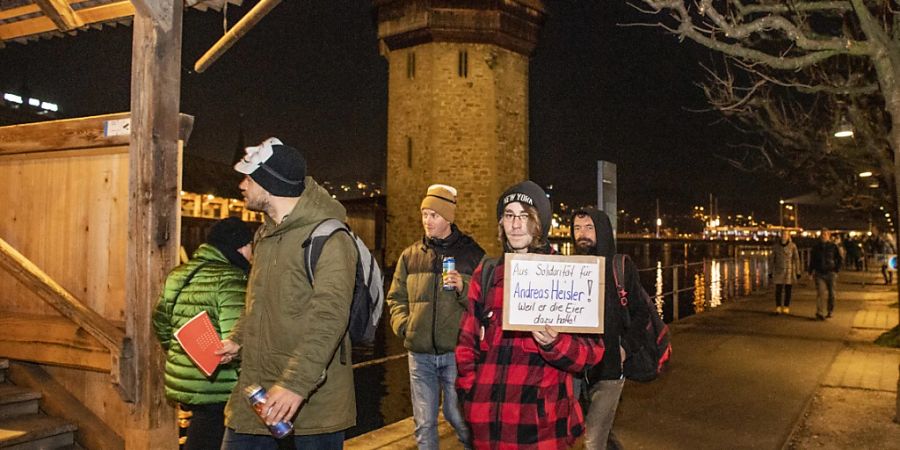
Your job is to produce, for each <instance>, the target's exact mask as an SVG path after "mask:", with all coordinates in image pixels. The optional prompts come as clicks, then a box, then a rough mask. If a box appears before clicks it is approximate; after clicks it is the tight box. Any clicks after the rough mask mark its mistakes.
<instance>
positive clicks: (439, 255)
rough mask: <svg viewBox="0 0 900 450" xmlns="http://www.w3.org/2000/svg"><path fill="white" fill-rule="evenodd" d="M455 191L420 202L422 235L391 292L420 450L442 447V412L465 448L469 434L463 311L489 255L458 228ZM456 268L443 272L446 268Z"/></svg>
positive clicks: (442, 190)
mask: <svg viewBox="0 0 900 450" xmlns="http://www.w3.org/2000/svg"><path fill="white" fill-rule="evenodd" d="M456 202H457V192H456V189H455V188H453V187H452V186H448V185H445V184H435V185H432V186H431V187H429V188H428V192H427V193H426V195H425V198H424V199H422V206H421V208H420V210H419V211H420V213H421V215H422V227H423V228H424V230H425V235H424V236H423V237H422V239H421V240H418V241H416V242H413V243H412V244H411V245H410V246H409V247H407V248H406V249H405V250H403V253H402V254H401V255H400V259H399V260H398V261H397V268H396V269H395V271H394V280H393V282H392V283H391V288H390V291H388V294H387V304H388V307H389V308H390V312H391V327H392V328H393V330H394V333H396V334H397V336H398V337H400V338H401V339H403V346H404V347H406V350H407V351H408V352H409V356H408V359H409V389H410V397H411V400H412V406H413V418H414V420H415V423H416V429H415V434H416V443H417V444H418V446H419V449H434V450H437V449H438V430H437V422H438V407H439V406H440V404H441V394H442V393H443V405H444V418H446V419H447V421H448V422H450V424H451V425H452V426H453V428H454V429H455V430H456V435H457V437H458V438H459V440H460V442H462V444H463V445H464V446H468V445H469V431H468V428H467V427H466V423H465V421H464V420H463V417H462V414H461V413H460V411H459V401H458V400H457V397H456V389H455V387H454V385H455V383H456V359H455V355H454V353H453V351H454V349H455V348H456V341H457V338H458V336H459V320H460V318H461V317H462V314H463V312H464V311H465V310H466V302H467V299H468V297H467V294H468V290H469V280H470V278H471V276H472V272H473V271H474V270H475V267H476V266H477V265H478V263H479V262H481V258H482V257H483V256H484V250H482V249H481V247H480V246H479V245H478V244H477V243H476V242H475V241H474V240H473V239H472V238H471V237H469V236H468V235H466V234H465V233H463V232H462V231H460V230H459V228H457V226H456V224H455V223H454V220H455V217H456ZM450 258H452V259H453V264H454V266H455V267H454V268H453V269H452V270H447V271H446V273H444V270H443V265H444V264H443V263H444V262H445V261H447V260H448V259H450Z"/></svg>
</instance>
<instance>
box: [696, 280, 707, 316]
mask: <svg viewBox="0 0 900 450" xmlns="http://www.w3.org/2000/svg"><path fill="white" fill-rule="evenodd" d="M704 309H706V281H705V279H704V278H703V274H702V273H698V274H697V275H694V314H700V313H702V312H703V310H704Z"/></svg>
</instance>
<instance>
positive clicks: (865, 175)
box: [859, 171, 872, 178]
mask: <svg viewBox="0 0 900 450" xmlns="http://www.w3.org/2000/svg"><path fill="white" fill-rule="evenodd" d="M871 176H872V172H869V171H865V172H860V173H859V177H860V178H869V177H871Z"/></svg>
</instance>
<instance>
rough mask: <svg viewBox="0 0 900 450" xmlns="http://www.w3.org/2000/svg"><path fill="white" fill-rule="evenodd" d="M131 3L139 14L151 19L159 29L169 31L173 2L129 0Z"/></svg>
mask: <svg viewBox="0 0 900 450" xmlns="http://www.w3.org/2000/svg"><path fill="white" fill-rule="evenodd" d="M131 3H132V4H133V5H134V9H135V10H136V11H137V12H138V13H139V14H141V15H142V16H144V17H146V18H148V19H150V20H152V21H153V23H154V24H155V25H156V26H158V27H159V28H160V29H161V30H163V31H169V30H171V29H172V10H173V8H174V2H172V1H166V0H131ZM180 4H181V3H180V2H179V5H180Z"/></svg>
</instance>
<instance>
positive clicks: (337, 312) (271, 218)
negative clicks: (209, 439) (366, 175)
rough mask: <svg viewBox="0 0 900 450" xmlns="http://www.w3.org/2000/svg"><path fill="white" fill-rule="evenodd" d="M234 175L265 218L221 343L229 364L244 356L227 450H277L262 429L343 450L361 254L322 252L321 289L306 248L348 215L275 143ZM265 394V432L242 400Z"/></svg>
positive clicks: (300, 160) (342, 239) (306, 444)
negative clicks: (317, 233) (234, 317)
mask: <svg viewBox="0 0 900 450" xmlns="http://www.w3.org/2000/svg"><path fill="white" fill-rule="evenodd" d="M246 151H247V154H246V156H244V158H243V159H242V160H241V161H239V162H238V163H237V164H235V166H234V168H235V170H237V171H238V172H240V173H243V174H245V175H246V176H245V177H244V180H243V181H242V182H241V184H240V185H239V187H240V189H241V192H242V193H243V195H244V198H245V199H246V205H247V208H248V209H251V210H254V211H260V212H263V213H265V222H264V223H263V225H262V226H261V227H260V228H259V230H257V232H256V237H255V240H254V246H253V253H254V258H255V259H256V264H254V265H253V269H252V270H251V271H250V281H249V284H248V288H247V307H246V311H245V313H244V316H243V317H242V318H241V320H240V321H239V322H238V324H237V326H236V327H235V329H234V330H233V331H232V333H231V335H229V336H228V338H227V339H225V340H223V341H222V345H223V348H222V350H220V352H219V353H220V354H222V356H223V361H224V362H228V361H231V360H232V359H233V358H235V357H236V356H237V355H238V352H240V354H241V358H242V362H241V375H240V379H239V380H238V385H237V388H236V389H235V390H234V392H233V393H232V395H231V398H230V399H229V400H228V405H227V406H226V408H225V425H226V426H227V427H228V429H227V430H226V431H225V438H224V439H223V442H222V448H223V449H240V448H272V449H275V448H278V441H276V440H275V439H274V438H273V437H271V435H270V434H269V430H268V428H267V427H266V425H272V424H275V423H278V422H288V423H291V424H292V425H293V430H294V431H293V434H294V437H293V439H294V445H295V446H296V448H316V449H326V450H327V449H338V448H343V442H344V430H346V429H347V428H350V427H352V426H353V425H355V424H356V397H355V391H354V386H353V368H352V363H351V361H350V354H349V349H350V338H349V335H348V334H347V326H348V322H349V319H350V304H351V301H352V297H353V288H354V285H355V281H356V264H357V258H358V255H357V250H356V244H355V242H353V241H352V239H351V238H350V236H349V235H348V234H346V233H337V234H336V235H334V236H332V237H331V238H330V239H328V241H327V242H326V243H325V245H324V247H323V249H322V253H321V256H320V257H319V260H318V262H317V263H316V267H315V271H316V277H315V284H314V285H313V284H312V283H311V281H310V280H308V279H307V277H306V263H305V261H304V260H303V244H304V242H305V241H306V240H307V238H308V237H309V236H310V233H311V232H312V231H313V229H314V228H315V227H316V226H317V225H318V224H319V223H321V222H322V221H323V220H325V219H329V218H334V219H338V220H340V221H346V211H345V210H344V207H343V206H342V205H341V204H340V203H339V202H338V201H337V200H334V199H333V198H332V197H331V194H329V193H328V192H327V191H326V190H325V189H324V188H323V187H321V186H320V185H319V184H318V183H316V182H315V180H313V179H312V177H308V176H306V159H305V158H304V157H303V155H302V154H301V153H300V151H299V150H297V149H295V148H293V147H290V146H287V145H284V144H283V143H282V142H281V141H280V140H278V139H276V138H269V139H267V140H265V141H264V142H263V143H262V144H260V145H259V146H256V147H248V148H247V149H246ZM255 384H258V385H260V386H262V387H263V388H264V389H266V390H267V391H268V400H267V402H266V410H265V411H264V415H265V423H263V422H262V421H261V420H259V418H258V417H257V415H256V413H255V412H254V410H253V409H252V407H251V406H250V404H249V403H248V402H247V400H246V399H245V398H244V396H245V394H244V391H245V389H246V388H247V387H249V386H252V385H255Z"/></svg>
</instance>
